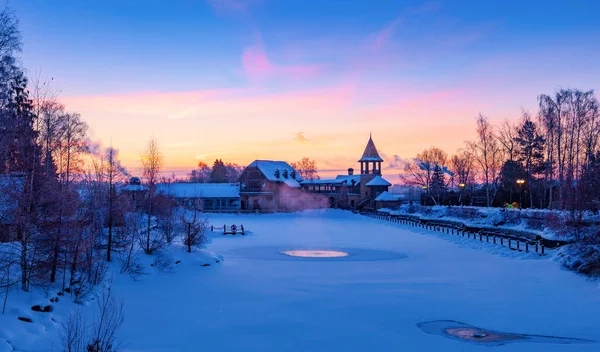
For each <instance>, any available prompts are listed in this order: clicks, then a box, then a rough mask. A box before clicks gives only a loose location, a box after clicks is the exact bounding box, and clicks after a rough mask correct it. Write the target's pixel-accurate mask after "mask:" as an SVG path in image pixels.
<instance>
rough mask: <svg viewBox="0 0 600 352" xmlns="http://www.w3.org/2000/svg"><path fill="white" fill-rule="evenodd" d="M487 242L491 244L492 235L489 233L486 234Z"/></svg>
mask: <svg viewBox="0 0 600 352" xmlns="http://www.w3.org/2000/svg"><path fill="white" fill-rule="evenodd" d="M485 242H486V243H489V242H490V234H489V233H486V234H485Z"/></svg>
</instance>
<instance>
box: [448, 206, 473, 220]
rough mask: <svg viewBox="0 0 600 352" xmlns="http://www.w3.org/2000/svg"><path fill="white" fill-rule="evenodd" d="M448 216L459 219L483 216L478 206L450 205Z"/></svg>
mask: <svg viewBox="0 0 600 352" xmlns="http://www.w3.org/2000/svg"><path fill="white" fill-rule="evenodd" d="M447 214H448V216H451V217H455V218H459V219H475V218H478V217H480V216H481V214H479V209H477V208H464V207H449V208H448V211H447Z"/></svg>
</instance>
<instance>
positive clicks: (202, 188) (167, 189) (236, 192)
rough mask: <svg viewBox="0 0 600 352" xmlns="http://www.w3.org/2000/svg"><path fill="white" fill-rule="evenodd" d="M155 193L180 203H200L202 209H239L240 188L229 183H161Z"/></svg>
mask: <svg viewBox="0 0 600 352" xmlns="http://www.w3.org/2000/svg"><path fill="white" fill-rule="evenodd" d="M157 193H159V194H163V195H166V196H169V197H173V198H174V199H175V200H176V201H177V202H178V203H179V204H180V205H185V206H192V205H195V204H197V205H200V206H201V207H202V209H203V210H204V211H236V210H239V209H240V188H239V185H237V184H231V183H161V184H159V185H158V186H157Z"/></svg>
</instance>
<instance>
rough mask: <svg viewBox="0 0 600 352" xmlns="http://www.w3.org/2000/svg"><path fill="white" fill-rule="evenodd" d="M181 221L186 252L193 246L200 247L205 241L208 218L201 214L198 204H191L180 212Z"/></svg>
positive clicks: (189, 251)
mask: <svg viewBox="0 0 600 352" xmlns="http://www.w3.org/2000/svg"><path fill="white" fill-rule="evenodd" d="M181 221H182V222H183V224H184V225H185V237H184V239H183V244H184V245H185V246H186V247H187V251H188V253H191V252H192V249H193V248H197V247H200V246H202V245H203V244H204V243H205V242H206V229H207V228H208V219H207V218H206V217H203V216H202V215H201V212H200V206H199V204H193V205H192V206H190V207H189V208H188V209H186V210H185V211H184V212H183V213H182V215H181Z"/></svg>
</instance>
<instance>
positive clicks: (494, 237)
mask: <svg viewBox="0 0 600 352" xmlns="http://www.w3.org/2000/svg"><path fill="white" fill-rule="evenodd" d="M492 238H493V239H494V244H496V235H495V234H494V235H492Z"/></svg>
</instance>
